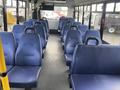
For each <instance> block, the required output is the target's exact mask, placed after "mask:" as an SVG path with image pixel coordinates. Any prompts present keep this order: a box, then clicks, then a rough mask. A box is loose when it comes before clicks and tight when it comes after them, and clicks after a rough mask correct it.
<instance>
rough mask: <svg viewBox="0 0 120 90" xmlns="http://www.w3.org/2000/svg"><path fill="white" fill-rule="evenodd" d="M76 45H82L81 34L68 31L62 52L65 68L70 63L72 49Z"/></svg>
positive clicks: (75, 31)
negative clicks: (63, 51) (63, 53)
mask: <svg viewBox="0 0 120 90" xmlns="http://www.w3.org/2000/svg"><path fill="white" fill-rule="evenodd" d="M78 43H81V44H82V37H81V33H80V31H78V30H72V29H71V30H69V31H68V32H67V36H66V40H65V44H64V50H65V58H66V64H67V66H70V64H71V62H72V56H73V53H74V49H75V47H76V45H77V44H78Z"/></svg>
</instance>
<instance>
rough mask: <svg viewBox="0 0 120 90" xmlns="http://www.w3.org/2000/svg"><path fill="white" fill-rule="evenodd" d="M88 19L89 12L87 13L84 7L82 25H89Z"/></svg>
mask: <svg viewBox="0 0 120 90" xmlns="http://www.w3.org/2000/svg"><path fill="white" fill-rule="evenodd" d="M89 17H90V11H87V6H86V7H85V11H84V24H85V25H87V26H88V25H89Z"/></svg>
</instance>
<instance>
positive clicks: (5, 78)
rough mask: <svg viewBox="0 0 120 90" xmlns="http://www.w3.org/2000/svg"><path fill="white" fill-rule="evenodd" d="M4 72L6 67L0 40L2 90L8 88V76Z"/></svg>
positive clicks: (8, 89)
mask: <svg viewBox="0 0 120 90" xmlns="http://www.w3.org/2000/svg"><path fill="white" fill-rule="evenodd" d="M6 72H7V69H6V64H5V57H4V51H3V46H2V41H1V40H0V83H1V86H2V90H10V86H9V81H8V76H7V73H6ZM0 89H1V88H0Z"/></svg>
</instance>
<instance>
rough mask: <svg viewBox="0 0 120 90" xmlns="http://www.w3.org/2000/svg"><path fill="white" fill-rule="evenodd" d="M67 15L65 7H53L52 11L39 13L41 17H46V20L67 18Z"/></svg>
mask: <svg viewBox="0 0 120 90" xmlns="http://www.w3.org/2000/svg"><path fill="white" fill-rule="evenodd" d="M67 13H68V8H67V7H58V6H55V7H54V11H47V10H42V11H41V17H46V18H48V19H58V20H59V18H60V17H61V16H67Z"/></svg>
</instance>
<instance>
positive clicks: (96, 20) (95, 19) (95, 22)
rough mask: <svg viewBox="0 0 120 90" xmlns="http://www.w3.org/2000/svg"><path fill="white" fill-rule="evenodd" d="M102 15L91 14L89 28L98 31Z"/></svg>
mask: <svg viewBox="0 0 120 90" xmlns="http://www.w3.org/2000/svg"><path fill="white" fill-rule="evenodd" d="M101 17H102V13H92V18H91V28H92V29H96V30H100V24H101Z"/></svg>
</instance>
